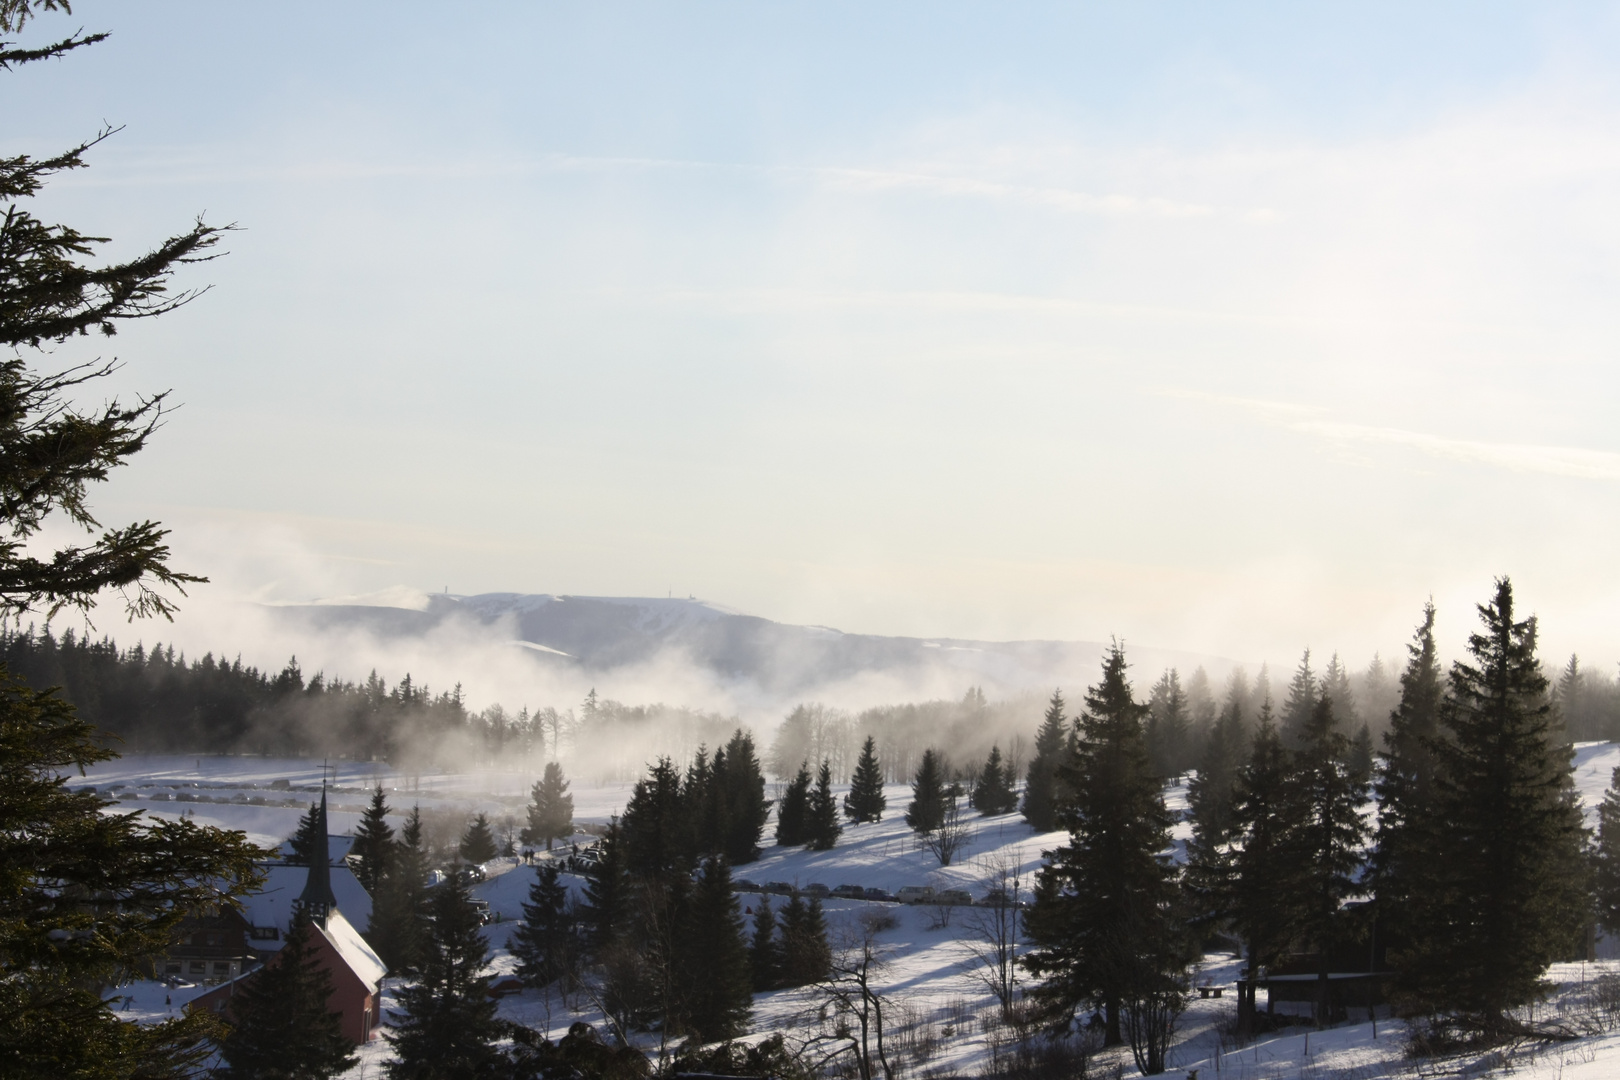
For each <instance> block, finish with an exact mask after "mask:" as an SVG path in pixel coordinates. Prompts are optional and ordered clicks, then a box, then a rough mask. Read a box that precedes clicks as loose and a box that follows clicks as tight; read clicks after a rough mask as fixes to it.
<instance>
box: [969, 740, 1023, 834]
mask: <svg viewBox="0 0 1620 1080" xmlns="http://www.w3.org/2000/svg"><path fill="white" fill-rule="evenodd" d="M968 805H969V806H971V807H973V809H975V810H977V811H978V812H979V813H980V814H982V815H984V816H985V817H994V816H995V815H997V814H1010V813H1012V812H1013V811H1014V810H1016V809H1017V808H1018V793H1017V792H1015V791H1014V790H1013V776H1012V771H1011V770H1010V769H1008V768H1007V767H1006V766H1004V765H1003V764H1002V762H1001V747H1000V746H992V747H990V756H989V757H988V758H986V759H985V762H984V768H982V769H980V770H979V782H978V783H977V784H974V785H973V794H972V795H971V796H969V797H968Z"/></svg>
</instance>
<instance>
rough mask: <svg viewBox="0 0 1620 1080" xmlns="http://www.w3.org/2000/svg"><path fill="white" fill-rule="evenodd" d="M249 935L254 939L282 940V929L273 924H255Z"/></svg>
mask: <svg viewBox="0 0 1620 1080" xmlns="http://www.w3.org/2000/svg"><path fill="white" fill-rule="evenodd" d="M248 936H249V937H251V938H252V939H253V940H254V941H279V940H281V931H280V930H277V929H276V928H275V927H273V926H255V927H254V928H253V929H252V930H250V931H248Z"/></svg>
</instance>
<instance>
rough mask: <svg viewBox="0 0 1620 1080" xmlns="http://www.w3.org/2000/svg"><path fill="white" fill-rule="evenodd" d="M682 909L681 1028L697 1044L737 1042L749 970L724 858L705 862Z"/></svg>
mask: <svg viewBox="0 0 1620 1080" xmlns="http://www.w3.org/2000/svg"><path fill="white" fill-rule="evenodd" d="M683 908H684V910H683V912H682V915H681V917H680V933H679V936H678V938H677V940H676V944H675V960H676V963H675V972H676V978H677V979H678V980H679V982H680V985H681V994H680V999H679V1001H680V1003H679V1007H678V1010H677V1011H678V1012H679V1015H680V1021H681V1023H680V1026H681V1028H682V1030H684V1031H685V1032H686V1034H687V1035H688V1036H689V1037H690V1038H691V1039H692V1040H693V1041H694V1042H696V1043H709V1042H719V1041H721V1040H723V1039H731V1038H735V1037H736V1036H738V1035H741V1034H742V1033H743V1032H744V1031H745V1030H747V1026H748V1017H749V1013H750V1010H751V1008H752V1004H753V993H752V990H753V969H752V963H751V958H750V956H749V954H748V947H747V945H746V944H745V943H744V941H743V923H742V916H741V915H740V914H738V911H737V897H736V894H734V893H733V892H732V891H731V871H730V869H729V868H728V867H727V866H726V861H725V860H724V859H723V858H720V857H718V856H711V857H710V858H708V859H705V860H704V862H703V865H702V866H701V868H700V869H699V871H698V876H697V881H696V883H695V885H694V887H693V889H692V893H691V896H690V898H689V899H688V901H687V902H686V903H685V904H684V905H683Z"/></svg>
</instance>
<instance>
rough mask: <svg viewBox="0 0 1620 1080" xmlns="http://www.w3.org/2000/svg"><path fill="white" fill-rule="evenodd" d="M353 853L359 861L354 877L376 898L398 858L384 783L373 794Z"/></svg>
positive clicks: (362, 817)
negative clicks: (380, 885)
mask: <svg viewBox="0 0 1620 1080" xmlns="http://www.w3.org/2000/svg"><path fill="white" fill-rule="evenodd" d="M350 854H351V855H353V856H354V857H355V859H356V861H357V865H356V866H355V868H354V876H355V877H356V878H358V879H359V880H360V884H361V885H363V886H365V890H366V892H368V893H370V894H371V895H372V896H373V897H375V896H376V895H377V886H378V884H379V883H380V882H381V881H382V879H383V875H384V874H386V873H387V872H388V864H389V863H390V862H391V861H392V860H393V856H394V830H393V827H392V826H390V825H389V824H388V801H387V800H386V799H385V798H384V797H383V789H382V784H381V783H380V782H379V783H378V784H377V787H376V789H375V790H374V791H372V793H371V805H370V806H368V807H367V808H366V812H365V814H364V815H362V816H361V818H360V827H359V828H358V829H356V830H355V833H354V846H353V848H352V849H351V850H350Z"/></svg>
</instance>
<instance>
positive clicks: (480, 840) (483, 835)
mask: <svg viewBox="0 0 1620 1080" xmlns="http://www.w3.org/2000/svg"><path fill="white" fill-rule="evenodd" d="M458 850H459V852H460V853H461V857H462V858H463V859H465V860H467V861H468V862H470V863H472V864H473V865H474V866H477V865H479V864H481V863H487V862H489V860H491V859H493V858H494V857H495V856H496V855H498V854H500V851H499V849H498V848H496V846H495V834H494V833H493V832H491V831H490V827H489V816H488V815H486V814H477V815H475V816H474V817H473V819H472V823H471V824H469V825H468V826H467V831H466V832H464V833H462V834H461V845H460V847H459V848H458Z"/></svg>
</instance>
